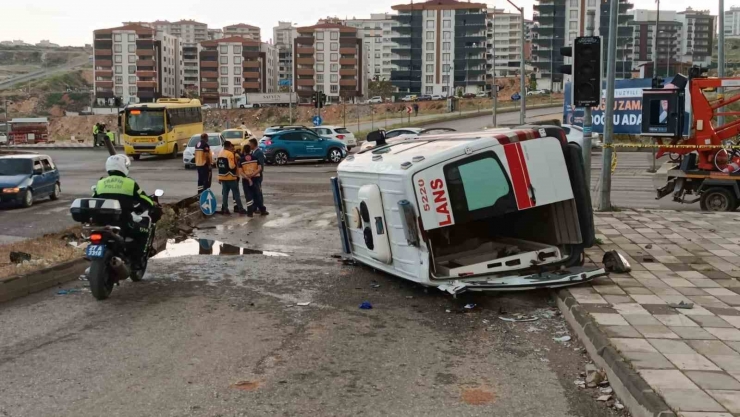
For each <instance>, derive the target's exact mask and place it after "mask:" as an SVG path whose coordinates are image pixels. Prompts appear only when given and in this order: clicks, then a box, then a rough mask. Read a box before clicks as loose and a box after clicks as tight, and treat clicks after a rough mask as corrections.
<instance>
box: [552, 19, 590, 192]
mask: <svg viewBox="0 0 740 417" xmlns="http://www.w3.org/2000/svg"><path fill="white" fill-rule="evenodd" d="M595 15H596V11H595V10H589V11H588V14H587V15H586V36H593V35H594V17H595ZM573 88H575V85H573V84H571V93H572V92H573ZM599 88H601V86H599ZM550 96H551V97H552V94H550ZM591 124H592V120H591V106H586V107H584V109H583V149H582V150H581V152H583V165H584V168H585V169H584V172H585V174H586V184H587V185H588V188H589V189H590V188H591V144H592V143H593V135H592V133H591V132H592V131H593V127H592V125H591Z"/></svg>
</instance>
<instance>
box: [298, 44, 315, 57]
mask: <svg viewBox="0 0 740 417" xmlns="http://www.w3.org/2000/svg"><path fill="white" fill-rule="evenodd" d="M314 51H315V50H314V47H313V46H299V47H297V48H296V49H295V52H296V54H308V55H313V53H314Z"/></svg>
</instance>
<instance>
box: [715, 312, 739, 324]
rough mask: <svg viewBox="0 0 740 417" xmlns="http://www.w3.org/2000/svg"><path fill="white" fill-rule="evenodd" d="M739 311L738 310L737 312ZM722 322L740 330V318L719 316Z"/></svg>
mask: <svg viewBox="0 0 740 417" xmlns="http://www.w3.org/2000/svg"><path fill="white" fill-rule="evenodd" d="M735 311H737V310H735ZM738 313H740V311H738ZM719 318H721V319H722V320H724V321H726V322H728V323H730V324H731V325H733V326H735V327H736V328H740V317H738V316H722V315H721V316H719Z"/></svg>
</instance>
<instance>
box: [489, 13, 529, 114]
mask: <svg viewBox="0 0 740 417" xmlns="http://www.w3.org/2000/svg"><path fill="white" fill-rule="evenodd" d="M491 20H492V21H493V23H492V25H493V44H492V45H491V56H493V65H491V97H493V108H492V109H491V117H492V118H493V127H496V112H498V84H496V9H495V8H494V9H493V14H491ZM523 24H524V22H522V25H523ZM522 55H524V49H522Z"/></svg>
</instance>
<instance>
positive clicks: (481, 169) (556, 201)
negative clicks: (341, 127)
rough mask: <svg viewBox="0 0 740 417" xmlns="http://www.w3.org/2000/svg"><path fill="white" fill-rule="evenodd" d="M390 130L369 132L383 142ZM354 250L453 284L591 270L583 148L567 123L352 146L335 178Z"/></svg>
mask: <svg viewBox="0 0 740 417" xmlns="http://www.w3.org/2000/svg"><path fill="white" fill-rule="evenodd" d="M382 133H383V132H380V131H379V132H373V133H371V134H370V135H368V140H380V141H382ZM332 186H333V189H334V200H335V204H336V208H337V219H338V221H339V228H340V235H341V239H342V246H343V248H344V251H345V252H346V253H347V254H349V255H351V257H352V258H354V259H355V260H357V261H359V262H361V263H363V264H366V265H368V266H371V267H373V268H376V269H379V270H381V271H385V272H387V273H389V274H392V275H396V276H398V277H401V278H405V279H408V280H411V281H414V282H417V283H419V284H423V285H426V286H435V287H438V288H439V289H441V290H443V291H447V292H449V293H451V294H458V293H461V292H464V291H511V290H525V289H533V288H557V287H563V286H567V285H574V284H578V283H582V282H586V281H590V280H593V279H594V278H596V277H599V276H602V275H605V274H606V272H605V271H604V269H600V268H598V267H595V266H593V267H584V261H585V255H584V249H585V248H589V247H591V246H592V245H593V244H594V240H595V238H594V233H595V232H594V224H593V212H592V207H591V198H590V194H589V190H588V185H587V184H586V183H585V177H584V166H583V158H582V156H581V150H580V148H579V147H578V146H577V145H574V144H568V142H567V140H566V136H565V132H564V131H563V130H562V129H560V128H558V127H549V126H545V127H543V126H523V127H520V128H516V129H514V130H511V129H494V130H487V131H483V132H474V133H450V134H439V135H430V136H418V137H415V138H411V139H409V140H405V141H403V142H398V143H393V144H390V145H386V146H379V147H376V148H374V149H372V150H369V151H365V152H361V153H358V154H356V155H351V156H349V157H347V159H346V160H345V161H343V162H342V163H341V164H340V165H339V167H338V169H337V177H335V178H332Z"/></svg>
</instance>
